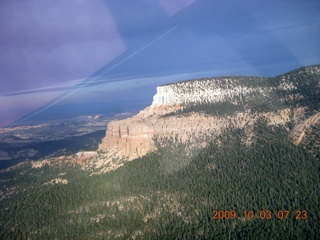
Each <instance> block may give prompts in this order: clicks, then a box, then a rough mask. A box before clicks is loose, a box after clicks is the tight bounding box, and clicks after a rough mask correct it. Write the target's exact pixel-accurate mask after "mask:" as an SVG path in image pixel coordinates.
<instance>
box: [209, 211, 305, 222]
mask: <svg viewBox="0 0 320 240" xmlns="http://www.w3.org/2000/svg"><path fill="white" fill-rule="evenodd" d="M212 214H213V215H212V219H215V220H219V219H249V220H252V219H254V218H256V219H263V220H270V219H272V218H276V219H280V220H281V219H288V218H292V217H293V218H295V219H296V220H306V219H308V211H307V210H296V211H289V210H278V211H274V212H273V211H271V210H260V211H253V210H244V211H242V212H241V213H237V211H236V210H213V212H212Z"/></svg>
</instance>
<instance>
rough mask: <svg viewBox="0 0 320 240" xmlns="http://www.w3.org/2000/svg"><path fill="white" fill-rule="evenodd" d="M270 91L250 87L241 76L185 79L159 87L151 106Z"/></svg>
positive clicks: (211, 99)
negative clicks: (242, 80)
mask: <svg viewBox="0 0 320 240" xmlns="http://www.w3.org/2000/svg"><path fill="white" fill-rule="evenodd" d="M255 81H263V79H259V80H257V79H256V80H255ZM269 91H270V88H267V87H265V88H264V87H256V86H255V87H252V86H250V87H249V86H247V84H244V83H242V82H241V78H217V79H201V80H193V81H185V82H178V83H175V84H170V85H164V86H160V87H157V94H156V95H154V97H153V102H152V105H151V107H159V106H170V105H181V104H190V103H216V102H221V101H232V99H234V98H237V97H238V98H239V97H242V96H244V95H247V94H250V93H260V94H265V93H267V92H269Z"/></svg>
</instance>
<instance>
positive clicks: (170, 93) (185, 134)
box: [99, 65, 320, 159]
mask: <svg viewBox="0 0 320 240" xmlns="http://www.w3.org/2000/svg"><path fill="white" fill-rule="evenodd" d="M319 76H320V67H319V65H316V66H310V67H305V68H300V69H297V70H295V71H292V72H289V73H287V74H284V75H281V76H278V77H275V78H259V77H225V78H223V77H219V78H208V79H199V80H191V81H184V82H178V83H173V84H168V85H164V86H159V87H157V93H156V95H155V96H154V97H153V102H152V104H151V106H149V107H147V108H146V109H144V110H142V111H141V112H140V113H138V114H137V115H135V116H133V117H131V118H128V119H124V120H120V121H112V122H109V124H108V126H107V131H106V136H105V137H104V138H103V139H102V142H101V144H100V145H99V150H101V151H104V152H106V153H108V154H107V155H108V156H109V157H111V158H113V159H114V158H117V159H134V158H137V157H141V156H144V155H145V154H146V153H148V152H150V151H153V150H155V149H156V142H155V141H158V142H159V141H160V142H161V141H165V139H167V140H168V139H169V140H171V141H173V142H175V141H178V142H182V143H188V144H189V146H190V148H192V147H201V146H205V144H206V143H207V139H208V138H210V139H211V140H212V139H214V138H215V136H218V135H219V134H220V133H221V132H222V131H223V130H224V129H226V128H228V127H236V128H241V129H245V130H246V131H245V132H246V136H245V137H244V141H246V142H247V143H248V144H250V141H251V140H250V139H251V137H252V128H253V126H254V124H255V122H256V121H257V120H258V119H261V118H264V119H266V121H267V122H268V124H270V125H282V126H284V127H286V128H287V129H288V130H289V129H291V128H292V126H293V127H294V126H300V127H298V128H297V129H298V130H297V132H296V133H295V134H294V133H293V134H292V138H293V142H295V143H297V144H298V143H299V142H301V139H299V138H301V134H302V132H303V129H302V127H301V126H304V125H303V122H304V121H306V120H307V119H309V118H310V117H312V116H313V115H314V117H313V118H312V122H318V120H317V119H318V118H319V114H317V113H318V111H319V94H320V91H319V89H320V87H319ZM311 93H312V94H311ZM310 94H311V95H312V96H311V98H310ZM309 122H311V121H310V120H309ZM301 129H302V130H301ZM302 137H303V136H302Z"/></svg>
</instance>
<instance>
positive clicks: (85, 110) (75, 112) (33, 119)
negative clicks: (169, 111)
mask: <svg viewBox="0 0 320 240" xmlns="http://www.w3.org/2000/svg"><path fill="white" fill-rule="evenodd" d="M319 65H320V63H319V64H312V65H307V66H301V67H298V68H294V69H291V70H289V71H286V72H284V73H280V74H277V75H275V76H269V77H268V76H253V75H221V76H219V75H216V76H208V77H201V78H191V79H183V80H176V81H174V80H173V81H170V82H168V83H165V84H161V85H157V86H155V87H154V89H153V93H152V95H149V96H146V97H145V98H144V100H142V99H140V101H138V102H136V103H132V102H131V101H126V100H122V101H118V100H114V101H111V102H109V103H108V104H107V105H106V103H105V102H87V103H65V104H56V105H53V106H51V107H50V108H48V109H46V108H44V110H43V111H42V110H41V109H40V110H37V111H36V114H34V113H31V114H30V115H27V116H25V117H23V118H21V119H19V120H17V121H15V122H12V123H10V124H9V125H7V126H3V127H15V126H23V125H24V124H31V123H39V122H41V123H45V122H46V121H48V120H55V119H61V118H66V119H68V118H74V117H79V116H89V115H99V114H102V115H112V116H113V115H116V114H121V113H124V112H131V113H133V114H134V113H137V112H139V111H140V110H143V109H144V108H146V107H148V106H150V104H151V103H152V100H153V98H152V97H153V96H154V94H155V93H156V87H160V86H168V85H172V84H175V83H179V82H187V81H195V80H202V79H210V78H212V79H215V78H217V79H219V78H228V77H258V78H273V77H277V76H281V75H284V74H288V73H290V72H292V71H296V70H298V69H301V68H306V67H313V66H319ZM182 75H183V74H182ZM179 76H180V75H179ZM164 79H166V77H164ZM57 113H59V114H60V115H58V116H59V117H58V118H54V116H56V115H57ZM33 114H34V115H33ZM46 119H47V120H46Z"/></svg>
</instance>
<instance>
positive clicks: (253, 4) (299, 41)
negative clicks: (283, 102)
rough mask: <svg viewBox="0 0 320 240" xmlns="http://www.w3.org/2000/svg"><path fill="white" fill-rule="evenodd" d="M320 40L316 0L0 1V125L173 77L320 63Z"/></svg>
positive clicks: (139, 92) (146, 96)
mask: <svg viewBox="0 0 320 240" xmlns="http://www.w3.org/2000/svg"><path fill="white" fill-rule="evenodd" d="M319 39H320V1H319V0H308V1H301V0H288V1H287V0H281V1H279V0H278V1H273V0H265V1H257V0H242V1H239V0H234V1H217V0H135V1H132V0H117V1H112V0H106V1H103V0H90V1H89V0H68V1H56V0H28V1H22V0H2V1H0V53H1V54H0V127H1V126H5V125H7V124H10V123H12V122H13V121H16V120H18V119H20V118H22V117H24V116H27V115H29V116H36V115H37V114H38V113H40V112H44V111H49V110H50V109H51V108H55V109H57V106H60V108H69V109H70V110H71V109H72V107H73V106H76V105H77V106H79V104H80V105H81V104H83V105H85V104H86V106H87V105H88V104H89V105H90V104H92V105H94V106H99V108H101V109H103V108H104V106H105V107H106V108H107V107H108V106H109V105H116V104H117V102H119V103H120V102H121V103H123V104H129V105H130V104H138V103H139V104H141V103H144V104H149V103H150V102H151V101H152V95H153V94H154V93H155V86H157V85H160V84H163V83H166V82H171V81H177V80H183V79H192V78H197V77H204V76H221V75H258V76H275V75H277V74H281V73H284V72H287V71H290V70H292V69H294V68H297V67H300V66H303V65H309V64H318V63H320V41H319ZM109 107H110V106H109ZM97 111H99V109H97ZM30 114H31V115H30ZM57 114H59V113H58V112H57ZM57 117H59V116H57Z"/></svg>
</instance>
